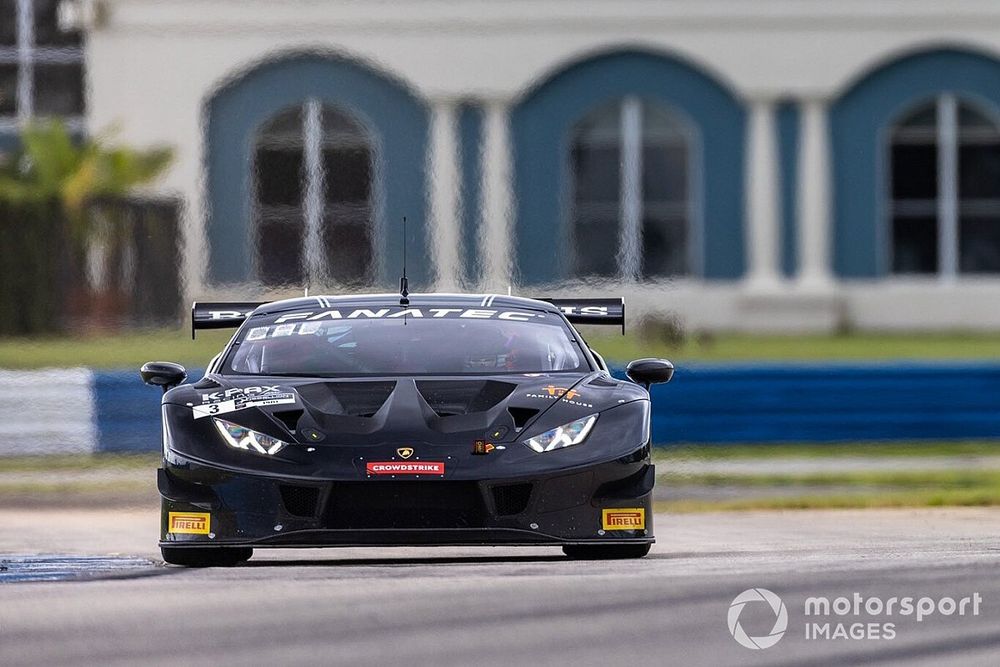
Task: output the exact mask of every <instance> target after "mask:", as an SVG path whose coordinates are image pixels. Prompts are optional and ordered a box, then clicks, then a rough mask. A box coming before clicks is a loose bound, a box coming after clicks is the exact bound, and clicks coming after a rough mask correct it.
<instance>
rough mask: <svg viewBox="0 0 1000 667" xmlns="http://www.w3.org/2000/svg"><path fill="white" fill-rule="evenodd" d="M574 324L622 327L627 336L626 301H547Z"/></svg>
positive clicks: (619, 299) (545, 299) (621, 299)
mask: <svg viewBox="0 0 1000 667" xmlns="http://www.w3.org/2000/svg"><path fill="white" fill-rule="evenodd" d="M539 301H548V302H549V303H551V304H552V305H553V306H555V307H556V308H558V309H559V310H561V311H562V313H563V315H565V316H566V319H567V320H569V321H570V322H571V323H573V324H614V325H620V326H621V328H622V335H623V336H624V335H625V299H623V298H621V297H618V298H616V299H547V298H542V299H539Z"/></svg>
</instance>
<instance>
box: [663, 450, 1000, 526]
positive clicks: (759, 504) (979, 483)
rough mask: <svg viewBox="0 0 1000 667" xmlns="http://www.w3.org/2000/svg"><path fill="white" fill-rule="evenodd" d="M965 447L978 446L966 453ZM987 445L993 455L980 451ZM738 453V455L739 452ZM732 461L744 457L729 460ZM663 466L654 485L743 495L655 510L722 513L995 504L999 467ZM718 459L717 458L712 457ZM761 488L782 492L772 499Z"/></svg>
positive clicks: (669, 503) (999, 497)
mask: <svg viewBox="0 0 1000 667" xmlns="http://www.w3.org/2000/svg"><path fill="white" fill-rule="evenodd" d="M967 444H975V445H981V446H983V447H984V448H978V447H977V448H976V449H975V451H972V452H970V451H969V450H968V449H964V448H963V446H964V445H967ZM986 446H992V451H989V450H987V449H985V447H986ZM934 449H935V454H941V453H948V454H956V453H959V452H962V453H975V454H985V453H995V452H996V451H997V449H1000V445H996V444H994V443H938V444H937V445H936V446H935V448H934ZM741 453H742V452H741ZM732 458H734V459H738V458H743V457H742V456H733V457H732ZM657 459H658V462H659V463H661V464H666V465H663V466H662V467H661V468H660V469H661V471H662V472H660V474H659V475H657V482H658V484H660V485H663V486H671V487H673V488H674V490H675V491H676V492H678V493H680V494H681V495H683V492H684V488H685V487H694V488H699V489H700V490H702V491H704V489H706V488H709V489H710V488H713V487H727V488H728V489H734V488H735V489H741V490H743V491H745V495H744V496H743V497H738V498H731V497H728V494H727V497H723V498H719V499H712V498H711V497H709V498H704V499H703V498H698V499H685V498H680V499H677V500H665V501H658V502H657V504H656V507H657V510H658V511H664V512H704V511H724V510H755V509H760V510H765V509H769V510H773V509H825V508H830V509H833V508H866V507H944V506H996V505H1000V469H979V468H968V469H962V470H934V469H921V468H920V466H921V462H920V458H919V457H912V458H911V459H910V462H911V463H912V465H913V466H914V468H913V469H909V470H871V471H865V470H859V471H854V470H852V471H832V472H807V473H794V474H784V473H780V474H779V473H773V474H760V473H749V474H744V473H741V472H738V471H735V472H732V473H725V474H719V473H694V474H682V473H674V472H672V471H671V470H670V468H669V467H668V466H669V462H670V461H671V460H673V461H677V460H678V459H677V458H676V457H673V458H671V457H670V456H669V455H664V454H660V455H658V457H657ZM716 460H718V459H716ZM766 489H782V490H784V491H785V492H783V493H780V494H777V495H772V494H768V493H766V492H764V493H762V491H763V490H766Z"/></svg>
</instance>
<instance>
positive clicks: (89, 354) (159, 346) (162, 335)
mask: <svg viewBox="0 0 1000 667" xmlns="http://www.w3.org/2000/svg"><path fill="white" fill-rule="evenodd" d="M232 333H233V332H232V331H228V330H221V331H204V332H199V333H198V339H197V340H194V341H193V340H191V333H190V330H181V329H170V330H156V331H147V332H132V333H127V334H120V335H107V334H103V335H91V336H80V337H58V338H48V337H39V338H0V368H12V369H30V368H50V367H51V368H66V367H75V366H88V367H92V368H135V369H138V367H139V366H141V365H142V364H143V363H145V362H147V361H176V362H178V363H181V364H184V365H185V366H189V367H194V368H204V367H205V366H206V365H208V362H209V361H210V360H211V359H212V357H214V356H215V355H216V354H218V352H219V350H221V349H222V346H223V345H225V344H226V342H227V341H228V340H229V338H230V336H232Z"/></svg>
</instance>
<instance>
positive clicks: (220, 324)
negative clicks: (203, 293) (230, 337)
mask: <svg viewBox="0 0 1000 667" xmlns="http://www.w3.org/2000/svg"><path fill="white" fill-rule="evenodd" d="M265 303H267V302H266V301H255V302H250V301H225V302H223V301H212V302H201V303H199V302H197V301H195V302H194V303H192V304H191V340H194V332H195V331H197V330H198V329H235V328H236V327H238V326H240V325H241V324H243V322H245V321H246V319H247V318H248V317H250V313H252V312H253V311H254V310H255V309H256V308H257V307H258V306H262V305H264V304H265Z"/></svg>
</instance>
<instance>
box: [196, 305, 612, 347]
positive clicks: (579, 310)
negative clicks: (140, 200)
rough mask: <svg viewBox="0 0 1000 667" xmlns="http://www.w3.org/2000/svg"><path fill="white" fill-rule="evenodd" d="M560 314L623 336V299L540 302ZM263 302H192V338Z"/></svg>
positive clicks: (236, 322)
mask: <svg viewBox="0 0 1000 667" xmlns="http://www.w3.org/2000/svg"><path fill="white" fill-rule="evenodd" d="M539 301H547V302H549V303H551V304H552V305H553V306H555V307H556V308H558V309H559V310H561V311H562V313H563V315H565V316H566V319H567V320H569V321H570V322H572V323H573V324H602V325H604V324H610V325H619V326H621V328H622V335H625V299H623V298H621V297H618V298H617V299H545V298H543V299H539ZM265 303H267V302H266V301H210V302H209V301H206V302H198V301H195V302H194V303H193V304H191V338H192V339H194V337H195V332H196V331H198V330H199V329H235V328H236V327H238V326H240V325H241V324H243V322H245V321H246V319H247V318H248V317H250V313H252V312H253V311H254V310H256V309H257V307H258V306H262V305H264V304H265Z"/></svg>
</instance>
